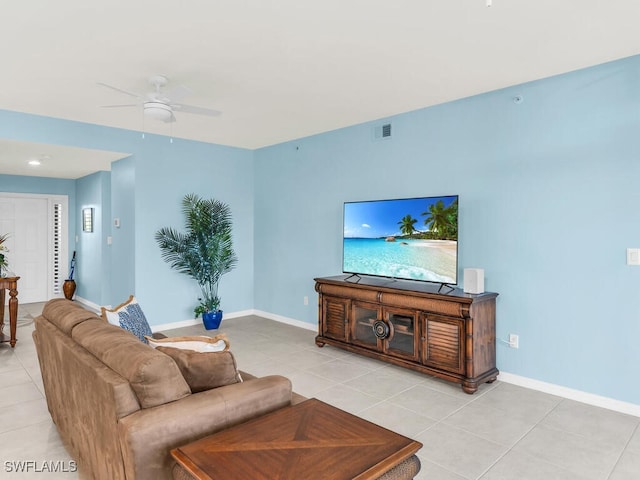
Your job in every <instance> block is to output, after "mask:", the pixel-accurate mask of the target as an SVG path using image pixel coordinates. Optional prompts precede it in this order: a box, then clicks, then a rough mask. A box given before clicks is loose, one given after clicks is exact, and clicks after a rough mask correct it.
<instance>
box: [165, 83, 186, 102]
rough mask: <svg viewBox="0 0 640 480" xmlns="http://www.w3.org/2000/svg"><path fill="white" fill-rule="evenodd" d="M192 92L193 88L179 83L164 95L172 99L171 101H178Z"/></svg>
mask: <svg viewBox="0 0 640 480" xmlns="http://www.w3.org/2000/svg"><path fill="white" fill-rule="evenodd" d="M190 94H191V89H190V88H189V87H186V86H184V85H178V86H176V87H173V88H171V89H170V90H167V91H165V92H164V93H163V96H164V97H166V98H168V99H171V100H170V101H169V103H178V102H180V101H181V100H182V99H183V98H185V97H187V96H188V95H190Z"/></svg>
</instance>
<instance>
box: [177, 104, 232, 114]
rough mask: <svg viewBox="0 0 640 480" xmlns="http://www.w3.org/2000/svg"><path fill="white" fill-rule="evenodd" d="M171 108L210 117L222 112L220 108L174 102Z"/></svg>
mask: <svg viewBox="0 0 640 480" xmlns="http://www.w3.org/2000/svg"><path fill="white" fill-rule="evenodd" d="M171 108H173V109H174V110H176V111H179V112H184V113H193V114H195V115H206V116H209V117H217V116H218V115H220V114H221V113H222V112H220V111H219V110H212V109H211V108H204V107H196V106H194V105H185V104H184V103H175V104H174V103H172V104H171Z"/></svg>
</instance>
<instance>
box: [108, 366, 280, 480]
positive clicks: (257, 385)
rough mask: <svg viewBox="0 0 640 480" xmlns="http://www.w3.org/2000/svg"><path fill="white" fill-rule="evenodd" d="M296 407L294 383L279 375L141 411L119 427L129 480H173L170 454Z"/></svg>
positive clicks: (208, 391) (225, 387)
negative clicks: (293, 400)
mask: <svg viewBox="0 0 640 480" xmlns="http://www.w3.org/2000/svg"><path fill="white" fill-rule="evenodd" d="M290 403H291V382H290V381H289V379H287V378H285V377H281V376H279V375H270V376H266V377H262V378H255V379H249V380H246V381H244V382H242V383H236V384H233V385H227V386H224V387H219V388H214V389H212V390H207V391H205V392H199V393H196V394H193V395H189V396H188V397H185V398H182V399H180V400H176V401H175V402H171V403H167V404H164V405H159V406H157V407H153V408H147V409H143V410H139V411H137V412H135V413H133V414H131V415H129V416H127V417H123V418H121V419H120V421H119V427H118V428H119V432H120V447H121V450H122V456H123V458H124V463H125V472H126V475H127V478H135V479H136V480H146V479H149V480H156V479H170V478H171V476H170V475H171V474H170V472H171V466H172V464H173V459H172V457H171V454H170V453H169V452H170V450H171V449H173V448H175V447H179V446H181V445H185V444H187V443H190V442H193V441H194V440H197V439H199V438H202V437H205V436H207V435H210V434H212V433H214V432H217V431H219V430H223V429H225V428H228V427H230V426H232V425H236V424H238V423H242V422H244V421H246V420H249V419H251V418H254V417H258V416H260V415H264V414H265V413H268V412H271V411H273V410H277V409H279V408H282V407H285V406H287V405H289V404H290Z"/></svg>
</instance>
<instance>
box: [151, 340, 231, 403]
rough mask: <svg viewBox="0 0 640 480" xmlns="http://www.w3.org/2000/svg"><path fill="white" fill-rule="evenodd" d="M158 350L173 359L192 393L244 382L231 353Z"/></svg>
mask: <svg viewBox="0 0 640 480" xmlns="http://www.w3.org/2000/svg"><path fill="white" fill-rule="evenodd" d="M156 349H157V350H159V351H160V352H162V353H165V354H167V355H169V356H170V357H171V358H173V360H174V361H175V362H176V365H178V368H179V369H180V372H181V373H182V376H183V377H184V379H185V380H186V381H187V384H188V385H189V388H191V392H192V393H197V392H203V391H205V390H211V389H212V388H216V387H222V386H224V385H231V384H233V383H239V382H242V377H241V376H240V372H238V367H237V365H236V360H235V358H234V357H233V354H232V353H231V352H229V351H225V352H196V351H193V350H183V349H179V348H174V347H156Z"/></svg>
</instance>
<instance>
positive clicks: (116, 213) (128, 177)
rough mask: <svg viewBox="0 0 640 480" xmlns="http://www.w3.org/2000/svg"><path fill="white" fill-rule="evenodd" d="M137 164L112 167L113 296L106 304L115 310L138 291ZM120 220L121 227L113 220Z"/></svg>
mask: <svg viewBox="0 0 640 480" xmlns="http://www.w3.org/2000/svg"><path fill="white" fill-rule="evenodd" d="M135 179H136V177H135V162H134V159H133V157H128V158H124V159H122V160H118V161H117V162H113V163H112V164H111V193H112V194H111V215H112V217H111V218H109V220H110V223H109V225H110V227H109V229H110V231H111V235H112V238H113V243H112V244H111V247H110V253H111V280H112V281H111V294H110V295H111V296H110V297H109V301H108V302H105V303H106V304H110V305H111V306H112V307H115V306H117V305H119V304H120V303H122V302H124V301H125V300H126V299H127V298H129V295H131V294H132V293H135V291H136V287H135V285H136V271H135V239H136V234H135V225H136V224H135ZM116 218H117V219H119V220H120V227H118V228H116V227H114V226H113V221H112V219H116Z"/></svg>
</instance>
